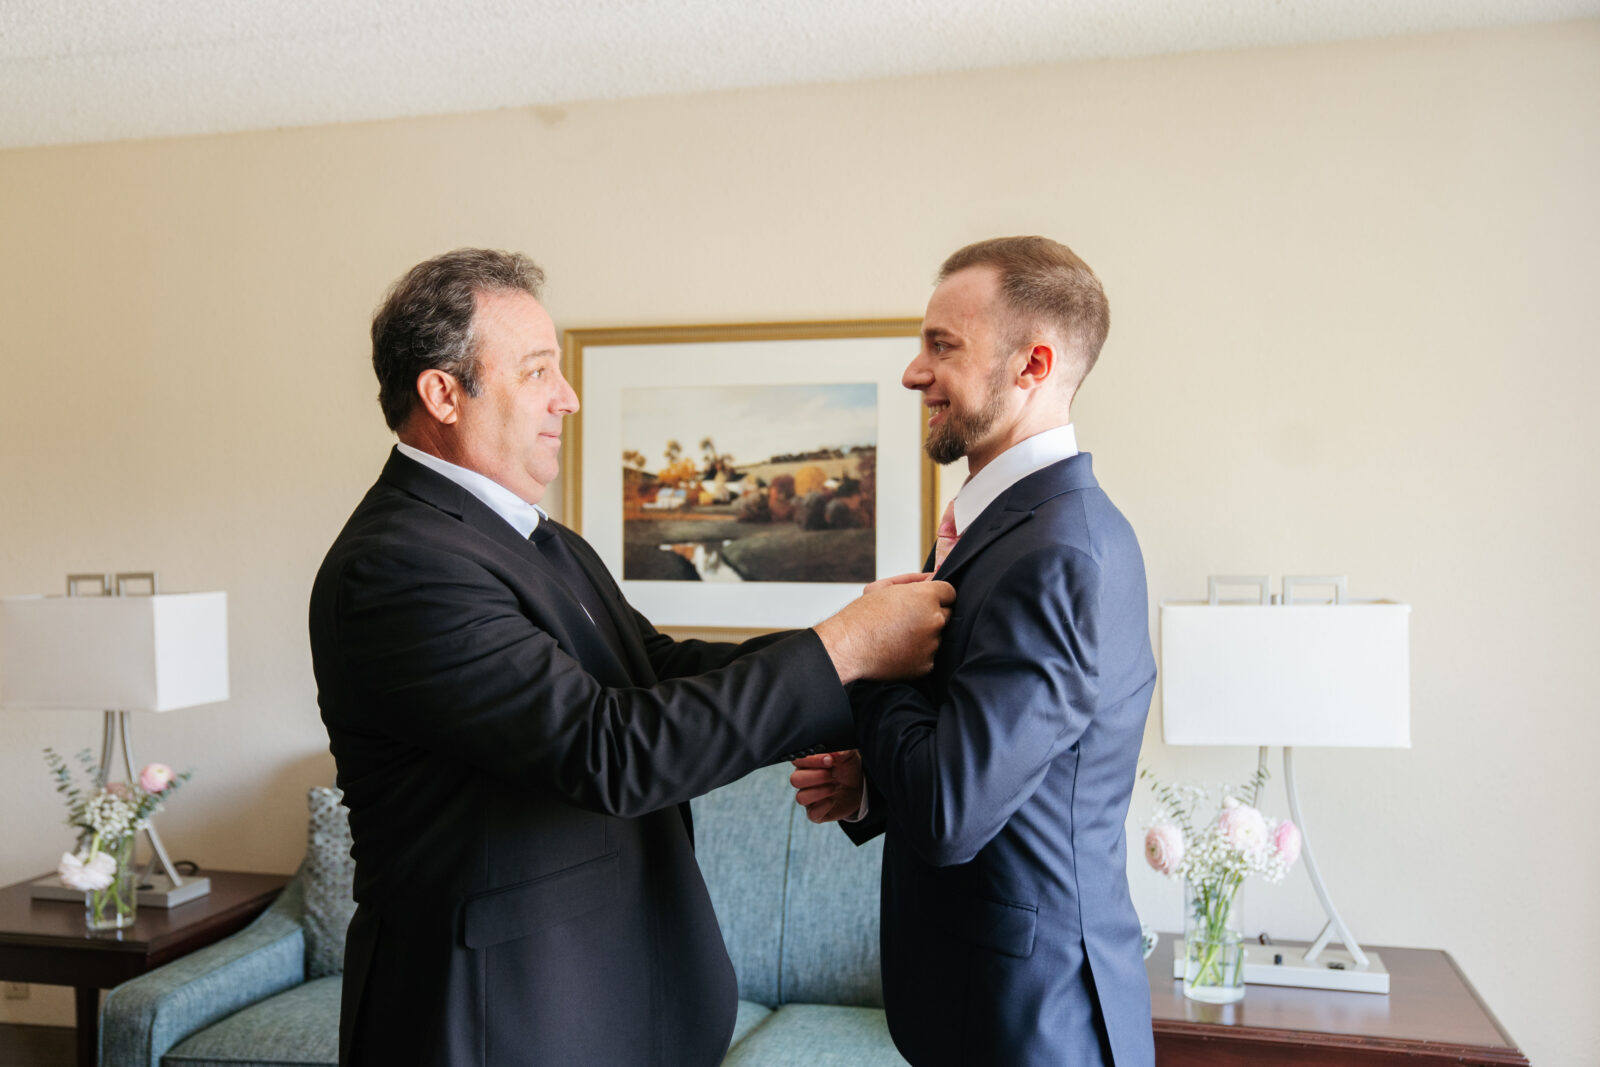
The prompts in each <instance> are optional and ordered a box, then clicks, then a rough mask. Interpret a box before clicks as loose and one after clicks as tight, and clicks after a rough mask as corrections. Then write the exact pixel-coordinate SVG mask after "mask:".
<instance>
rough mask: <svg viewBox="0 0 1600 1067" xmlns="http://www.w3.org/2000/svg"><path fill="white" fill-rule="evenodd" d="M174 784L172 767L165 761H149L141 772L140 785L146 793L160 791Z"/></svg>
mask: <svg viewBox="0 0 1600 1067" xmlns="http://www.w3.org/2000/svg"><path fill="white" fill-rule="evenodd" d="M171 784H172V768H171V767H168V766H167V765H166V764H165V763H147V764H145V767H144V770H142V771H140V772H139V785H140V787H141V788H143V789H144V791H145V792H146V793H160V792H162V791H163V790H165V789H166V788H167V786H169V785H171Z"/></svg>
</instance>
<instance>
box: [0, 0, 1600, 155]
mask: <svg viewBox="0 0 1600 1067" xmlns="http://www.w3.org/2000/svg"><path fill="white" fill-rule="evenodd" d="M1593 15H1600V0H987V2H980V0H809V2H800V0H521V2H517V0H450V2H449V3H443V2H437V0H93V2H90V0H0V147H17V146H24V145H41V144H66V143H75V142H85V141H105V140H121V139H126V138H140V137H161V136H171V135H183V134H199V133H217V132H223V131H230V130H249V129H264V128H270V127H278V126H305V125H315V124H320V123H331V122H350V121H358V120H365V119H381V118H396V117H401V116H411V115H430V114H442V113H448V112H458V111H478V110H487V109H491V108H499V107H511V106H524V105H534V104H553V103H560V102H564V101H575V100H595V99H607V98H616V97H629V96H646V95H654V94H660V93H684V92H699V91H706V90H713V89H727V88H737V87H748V86H761V85H783V84H794V83H802V82H830V81H849V80H855V79H862V78H881V77H891V76H895V75H905V74H925V73H931V72H935V71H953V70H971V69H976V68H981V67H1001V66H1015V65H1021V64H1029V63H1047V62H1061V61H1067V60H1076V59H1101V58H1109V57H1121V56H1139V55H1155V54H1160V53H1167V52H1186V51H1202V50H1209V49H1219V48H1248V47H1255V46H1262V45H1274V44H1293V43H1303V42H1312V41H1333V40H1344V39H1351V38H1358V37H1382V36H1392V35H1395V34H1405V33H1419V32H1428V31H1434V30H1446V29H1461V28H1468V27H1476V26H1492V25H1505V24H1511V23H1521V22H1542V21H1551V20H1557V19H1568V18H1580V17H1586V16H1593Z"/></svg>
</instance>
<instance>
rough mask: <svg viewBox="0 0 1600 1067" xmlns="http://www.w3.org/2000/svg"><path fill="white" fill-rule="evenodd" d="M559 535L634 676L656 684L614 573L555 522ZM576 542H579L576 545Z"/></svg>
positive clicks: (569, 532) (565, 528) (576, 536)
mask: <svg viewBox="0 0 1600 1067" xmlns="http://www.w3.org/2000/svg"><path fill="white" fill-rule="evenodd" d="M554 525H555V528H556V536H557V537H562V538H565V539H566V541H567V549H568V551H569V552H571V554H572V558H573V559H575V560H577V561H578V567H579V569H581V570H582V571H583V576H584V577H585V578H587V579H588V581H589V584H590V585H591V586H593V587H594V591H595V592H596V593H597V594H598V595H599V597H600V600H601V601H602V603H603V605H604V607H605V610H606V613H607V614H608V615H610V616H611V624H612V626H613V627H614V628H615V629H616V631H617V635H618V637H619V638H620V639H621V641H622V652H623V654H624V655H625V656H627V659H628V667H629V671H630V673H631V675H632V676H633V677H634V678H635V679H638V680H640V681H642V682H646V683H653V682H654V681H655V670H654V668H652V667H651V666H650V660H649V657H648V656H646V654H645V649H644V641H643V640H641V639H640V637H639V631H638V630H637V629H636V628H635V627H634V625H633V618H632V616H630V615H629V614H628V612H627V608H626V605H625V604H624V603H623V600H622V595H621V593H619V592H618V591H617V583H616V580H615V579H613V578H612V577H611V572H610V571H608V570H606V569H605V567H603V566H600V565H599V564H598V562H597V561H595V560H591V559H590V558H589V553H588V552H586V551H584V549H585V548H587V547H588V546H587V544H584V543H582V539H581V538H580V537H579V536H578V535H577V534H575V533H573V532H572V531H571V530H570V529H568V528H567V527H565V526H562V525H561V524H560V523H555V524H554ZM575 542H577V543H575Z"/></svg>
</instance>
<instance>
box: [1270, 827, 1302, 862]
mask: <svg viewBox="0 0 1600 1067" xmlns="http://www.w3.org/2000/svg"><path fill="white" fill-rule="evenodd" d="M1302 840H1303V839H1302V837H1301V835H1300V827H1298V826H1296V825H1295V824H1294V823H1292V822H1290V821H1289V820H1288V819H1285V820H1283V821H1282V822H1280V823H1279V824H1278V828H1277V829H1276V830H1274V831H1273V832H1272V847H1273V849H1275V850H1276V851H1277V853H1278V855H1279V856H1282V857H1283V865H1284V866H1285V867H1293V866H1294V861H1295V860H1297V859H1299V858H1300V844H1301V841H1302Z"/></svg>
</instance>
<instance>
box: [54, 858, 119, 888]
mask: <svg viewBox="0 0 1600 1067" xmlns="http://www.w3.org/2000/svg"><path fill="white" fill-rule="evenodd" d="M116 873H117V861H116V860H115V859H113V858H111V857H110V856H109V855H107V854H106V853H104V852H96V853H95V854H94V855H92V856H90V857H89V858H88V859H84V858H83V857H82V856H78V855H74V854H73V853H71V852H63V853H62V854H61V863H60V865H59V866H57V867H56V874H57V875H58V876H59V877H60V878H61V884H62V885H64V886H66V887H67V888H68V889H76V890H78V891H79V892H83V893H91V892H96V891H98V890H101V889H104V888H105V887H106V886H108V885H110V884H111V879H112V877H113V876H114V875H115V874H116Z"/></svg>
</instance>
